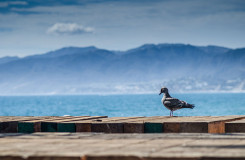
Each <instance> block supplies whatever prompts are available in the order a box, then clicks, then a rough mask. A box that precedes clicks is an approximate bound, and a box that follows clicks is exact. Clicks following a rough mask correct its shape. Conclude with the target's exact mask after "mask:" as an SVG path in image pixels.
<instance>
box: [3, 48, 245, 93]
mask: <svg viewBox="0 0 245 160" xmlns="http://www.w3.org/2000/svg"><path fill="white" fill-rule="evenodd" d="M161 86H167V87H169V88H170V89H171V91H174V92H244V91H245V48H241V49H229V48H224V47H218V46H205V47H200V46H193V45H185V44H158V45H154V44H145V45H143V46H140V47H138V48H135V49H131V50H128V51H110V50H105V49H99V48H96V47H93V46H92V47H85V48H79V47H66V48H62V49H59V50H56V51H52V52H48V53H45V54H40V55H33V56H27V57H24V58H18V57H3V58H0V94H1V95H18V94H104V93H157V92H159V91H158V90H159V89H160V88H161Z"/></svg>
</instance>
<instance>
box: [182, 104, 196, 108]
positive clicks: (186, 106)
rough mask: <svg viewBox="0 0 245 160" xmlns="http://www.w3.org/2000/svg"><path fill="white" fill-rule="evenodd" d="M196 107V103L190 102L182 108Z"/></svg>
mask: <svg viewBox="0 0 245 160" xmlns="http://www.w3.org/2000/svg"><path fill="white" fill-rule="evenodd" d="M194 107H195V105H194V104H189V103H185V105H183V106H182V108H190V109H193V108H194Z"/></svg>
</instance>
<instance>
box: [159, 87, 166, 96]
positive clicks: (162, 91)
mask: <svg viewBox="0 0 245 160" xmlns="http://www.w3.org/2000/svg"><path fill="white" fill-rule="evenodd" d="M167 92H168V89H167V87H162V88H161V90H160V93H159V95H161V94H162V93H167Z"/></svg>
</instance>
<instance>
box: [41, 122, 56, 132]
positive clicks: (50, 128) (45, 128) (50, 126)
mask: <svg viewBox="0 0 245 160" xmlns="http://www.w3.org/2000/svg"><path fill="white" fill-rule="evenodd" d="M41 132H57V123H54V122H41Z"/></svg>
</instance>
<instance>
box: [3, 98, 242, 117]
mask: <svg viewBox="0 0 245 160" xmlns="http://www.w3.org/2000/svg"><path fill="white" fill-rule="evenodd" d="M172 96H173V97H176V98H179V99H181V100H185V101H187V102H189V103H193V104H195V106H196V107H195V108H194V109H182V110H178V111H175V112H174V115H175V116H222V115H244V114H245V108H244V106H245V98H244V97H245V93H222V94H173V95H172ZM161 98H162V96H159V95H158V94H140V95H128V94H127V95H106V96H99V95H89V96H88V95H87V96H85V95H83V96H78V95H77V96H0V106H1V109H0V116H63V115H71V116H81V115H83V116H84V115H89V116H99V115H107V116H109V117H123V116H126V117H128V116H168V115H169V110H167V109H166V108H165V107H164V106H163V105H162V104H161Z"/></svg>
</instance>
